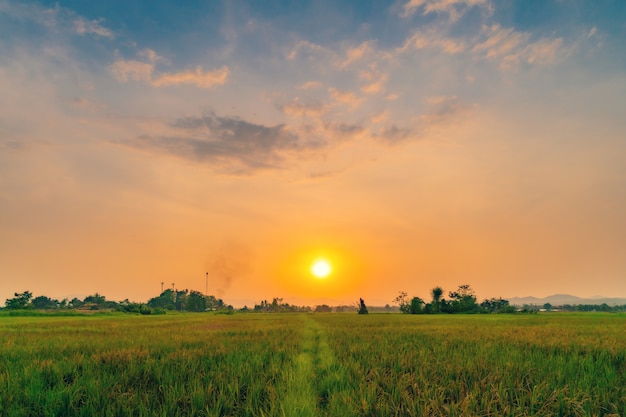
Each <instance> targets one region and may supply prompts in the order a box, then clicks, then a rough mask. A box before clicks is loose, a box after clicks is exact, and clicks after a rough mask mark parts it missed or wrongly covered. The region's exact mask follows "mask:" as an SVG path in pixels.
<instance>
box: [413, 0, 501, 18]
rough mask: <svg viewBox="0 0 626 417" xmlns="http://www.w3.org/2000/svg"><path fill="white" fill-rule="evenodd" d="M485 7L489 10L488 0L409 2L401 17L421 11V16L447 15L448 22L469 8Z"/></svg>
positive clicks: (415, 0)
mask: <svg viewBox="0 0 626 417" xmlns="http://www.w3.org/2000/svg"><path fill="white" fill-rule="evenodd" d="M472 7H486V8H490V2H489V0H410V1H409V2H408V3H405V4H404V6H403V7H402V13H401V16H402V17H409V16H411V15H412V14H414V13H416V12H417V11H418V10H420V9H421V10H422V14H424V15H427V14H429V13H447V14H448V15H449V16H450V20H453V21H455V20H458V18H459V17H460V16H461V15H462V14H463V13H464V12H465V11H466V10H468V9H469V8H472Z"/></svg>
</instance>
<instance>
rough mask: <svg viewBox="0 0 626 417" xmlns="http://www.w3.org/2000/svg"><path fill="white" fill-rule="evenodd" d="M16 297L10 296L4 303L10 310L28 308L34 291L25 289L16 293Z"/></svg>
mask: <svg viewBox="0 0 626 417" xmlns="http://www.w3.org/2000/svg"><path fill="white" fill-rule="evenodd" d="M14 295H15V298H8V299H7V300H6V301H5V302H4V304H5V305H6V308H7V309H9V310H22V309H25V308H28V303H29V302H30V299H31V298H33V293H31V292H30V291H24V292H22V293H17V292H16V293H14Z"/></svg>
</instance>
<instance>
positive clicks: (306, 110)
mask: <svg viewBox="0 0 626 417" xmlns="http://www.w3.org/2000/svg"><path fill="white" fill-rule="evenodd" d="M278 107H279V108H280V110H281V111H282V112H283V113H285V114H288V115H291V116H306V117H319V116H321V115H322V114H324V113H325V112H326V111H327V109H328V108H327V106H326V105H324V104H322V103H320V102H316V101H311V102H303V101H302V100H300V98H298V97H296V98H294V99H293V100H291V101H290V102H289V103H287V104H284V105H282V106H278Z"/></svg>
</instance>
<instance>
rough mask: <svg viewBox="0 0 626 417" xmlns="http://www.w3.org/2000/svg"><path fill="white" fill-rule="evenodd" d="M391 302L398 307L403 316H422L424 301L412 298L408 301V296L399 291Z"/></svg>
mask: <svg viewBox="0 0 626 417" xmlns="http://www.w3.org/2000/svg"><path fill="white" fill-rule="evenodd" d="M393 302H394V303H396V304H398V305H399V306H400V311H401V312H402V313H404V314H422V313H423V312H424V309H423V308H422V305H423V304H424V300H422V299H421V298H419V297H413V298H411V300H409V296H408V295H407V293H406V292H404V291H401V292H400V294H399V295H398V296H397V297H396V298H395V299H394V300H393Z"/></svg>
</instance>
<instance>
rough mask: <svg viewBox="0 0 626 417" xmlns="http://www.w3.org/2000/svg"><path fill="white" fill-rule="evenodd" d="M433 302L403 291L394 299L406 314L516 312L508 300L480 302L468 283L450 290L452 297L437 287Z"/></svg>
mask: <svg viewBox="0 0 626 417" xmlns="http://www.w3.org/2000/svg"><path fill="white" fill-rule="evenodd" d="M431 295H432V297H433V300H432V302H430V303H428V304H426V303H424V300H422V299H421V298H419V297H413V298H410V297H409V295H408V294H407V293H406V292H404V291H401V292H400V294H399V295H398V296H397V297H396V298H395V299H394V300H393V301H394V303H396V304H398V306H399V308H400V312H402V313H405V314H436V313H448V314H451V313H514V312H515V307H513V306H510V305H509V302H508V301H507V300H504V299H502V298H491V299H488V300H484V301H483V302H482V303H480V304H478V303H477V302H476V295H475V294H474V290H473V289H472V287H470V286H469V285H467V284H464V285H459V288H458V289H457V290H456V291H450V293H449V296H450V299H449V300H446V299H445V298H443V289H442V288H441V287H435V288H433V289H432V290H431Z"/></svg>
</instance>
